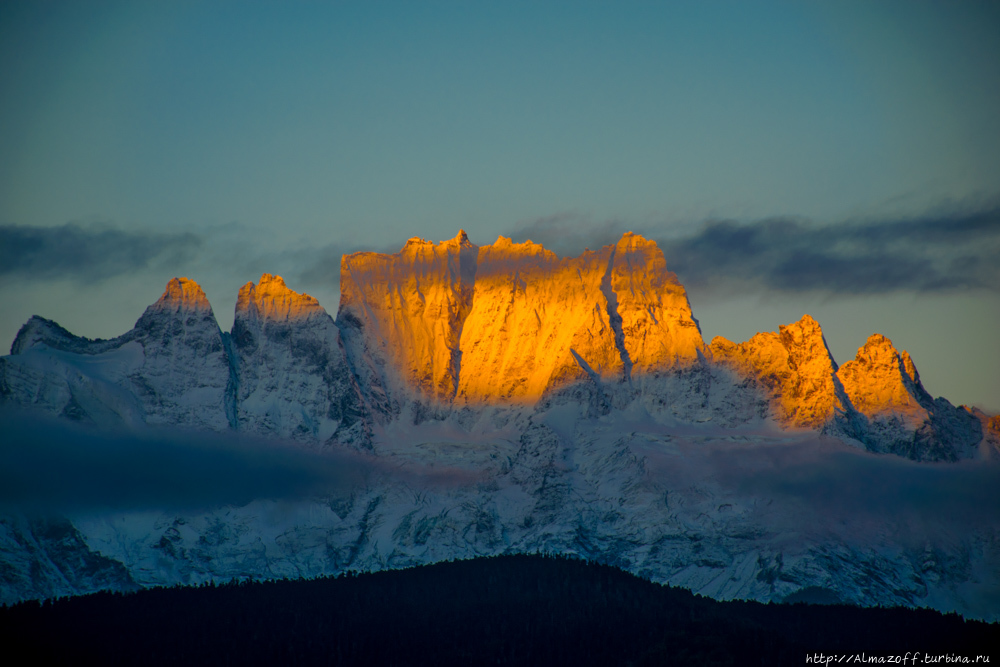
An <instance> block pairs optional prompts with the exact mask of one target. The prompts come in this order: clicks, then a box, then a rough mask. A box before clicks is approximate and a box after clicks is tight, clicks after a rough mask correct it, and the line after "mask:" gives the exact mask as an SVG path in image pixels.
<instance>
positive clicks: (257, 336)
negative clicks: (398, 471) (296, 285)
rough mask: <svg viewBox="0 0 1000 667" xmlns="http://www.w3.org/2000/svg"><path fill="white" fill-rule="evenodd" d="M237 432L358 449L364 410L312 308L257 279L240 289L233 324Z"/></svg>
mask: <svg viewBox="0 0 1000 667" xmlns="http://www.w3.org/2000/svg"><path fill="white" fill-rule="evenodd" d="M232 346H233V352H234V362H235V370H236V401H235V404H236V416H237V422H238V423H237V428H238V429H239V430H246V431H252V432H254V433H261V434H266V435H277V436H280V437H283V438H292V439H296V440H319V441H320V442H326V441H328V440H330V439H331V438H334V437H335V436H337V437H339V438H340V439H342V440H351V441H357V440H359V439H360V440H361V441H364V440H365V438H364V433H365V429H364V428H363V424H362V417H363V414H364V409H363V407H362V405H361V398H360V394H359V392H358V388H357V385H356V383H355V382H354V378H353V377H352V375H351V373H350V369H349V368H348V366H347V361H346V359H345V358H344V353H343V349H342V347H341V343H340V336H339V332H338V330H337V325H336V324H334V322H333V318H331V317H330V316H329V315H328V314H327V312H326V311H325V310H324V309H323V308H322V307H321V306H320V305H319V302H318V301H317V300H316V299H314V298H313V297H311V296H309V295H308V294H299V293H298V292H294V291H292V290H290V289H289V288H288V287H287V286H286V285H285V281H284V280H282V278H281V277H280V276H272V275H271V274H269V273H265V274H264V275H262V276H261V278H260V281H259V282H258V283H257V284H256V285H254V284H253V283H247V284H246V285H244V286H243V287H242V288H240V292H239V296H238V299H237V302H236V316H235V318H234V320H233V333H232Z"/></svg>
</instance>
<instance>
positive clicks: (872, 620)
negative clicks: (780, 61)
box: [0, 556, 1000, 665]
mask: <svg viewBox="0 0 1000 667" xmlns="http://www.w3.org/2000/svg"><path fill="white" fill-rule="evenodd" d="M0 636H2V641H3V644H4V648H5V653H6V654H7V655H8V656H11V655H18V654H20V655H26V656H30V658H29V662H30V663H31V664H42V663H45V664H52V663H53V662H56V663H74V664H75V663H88V664H90V663H93V664H163V663H177V664H192V663H196V664H206V663H210V664H332V665H354V664H385V665H448V664H459V665H487V664H488V665H554V664H564V665H630V664H631V665H659V664H681V665H687V664H690V665H747V664H753V665H760V664H804V663H805V660H806V656H807V655H812V654H814V653H824V654H826V655H829V654H838V653H839V654H851V655H855V654H860V653H862V652H864V653H865V654H866V655H867V656H869V657H871V656H890V655H903V654H905V653H906V652H908V651H909V652H922V653H926V654H933V655H942V654H944V655H967V656H969V655H971V656H972V657H973V659H974V658H975V656H976V655H977V654H978V655H989V648H988V647H990V646H998V645H1000V626H998V625H997V624H986V623H981V622H974V621H965V620H963V619H962V618H961V617H960V616H957V615H954V614H949V615H942V614H939V613H937V612H933V611H927V610H913V609H859V608H855V607H847V606H814V605H804V604H796V605H762V604H759V603H755V602H717V601H714V600H710V599H708V598H702V597H698V596H695V595H692V594H691V593H690V592H688V591H686V590H682V589H677V588H670V587H665V586H660V585H658V584H653V583H650V582H648V581H645V580H643V579H640V578H638V577H635V576H633V575H630V574H627V573H625V572H622V571H621V570H618V569H615V568H613V567H609V566H605V565H596V564H588V563H584V562H582V561H576V560H567V559H563V558H552V557H542V556H502V557H497V558H484V559H477V560H470V561H457V562H450V563H438V564H435V565H428V566H424V567H418V568H413V569H408V570H394V571H387V572H377V573H371V574H361V575H357V576H344V577H339V578H336V579H332V578H331V579H319V580H311V581H304V580H296V581H274V582H266V583H246V582H245V583H241V584H236V583H233V584H228V585H223V586H203V587H200V588H163V589H153V590H147V591H142V592H139V593H133V594H126V595H122V594H115V593H98V594H94V595H88V596H84V597H77V598H68V599H62V600H58V601H55V602H49V603H46V604H38V603H22V604H19V605H16V606H14V607H5V608H0ZM994 650H995V649H994ZM944 662H945V661H944V660H942V661H941V663H944Z"/></svg>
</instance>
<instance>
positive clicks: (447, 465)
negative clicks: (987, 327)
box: [0, 231, 1000, 618]
mask: <svg viewBox="0 0 1000 667" xmlns="http://www.w3.org/2000/svg"><path fill="white" fill-rule="evenodd" d="M340 285H341V301H340V308H339V311H338V313H337V317H336V320H335V319H334V318H333V317H331V316H330V315H329V314H328V313H327V312H326V311H325V310H324V309H323V308H322V307H321V306H320V304H319V303H318V302H317V301H316V299H314V298H312V297H310V296H308V295H306V294H299V293H297V292H294V291H292V290H291V289H289V288H288V287H287V286H286V284H285V282H284V281H283V280H282V278H280V277H278V276H272V275H269V274H264V275H263V276H261V278H260V279H259V281H258V282H257V283H256V284H254V283H247V284H246V285H245V286H243V287H242V288H241V289H240V291H239V294H238V295H237V302H236V312H235V318H234V323H233V327H232V330H231V331H230V332H223V331H221V330H220V328H219V326H218V323H217V322H216V319H215V316H214V313H213V310H212V307H211V305H210V304H209V303H208V300H207V299H206V297H205V294H204V292H203V291H202V289H201V288H200V287H199V286H198V285H197V284H196V283H195V282H194V281H192V280H189V279H187V278H175V279H173V280H171V281H170V282H169V283H168V285H167V287H166V290H165V292H164V294H163V296H162V297H160V299H159V300H158V301H157V302H156V303H154V304H153V305H151V306H149V308H147V309H146V311H145V313H143V314H142V316H141V317H140V318H139V320H138V321H137V322H136V325H135V327H134V328H133V329H132V330H131V331H128V332H126V333H125V334H123V335H121V336H119V337H117V338H113V339H110V340H90V339H86V338H82V337H78V336H74V335H73V334H71V333H70V332H68V331H66V330H65V329H63V328H62V327H61V326H59V325H58V324H56V323H55V322H53V321H50V320H46V319H44V318H40V317H33V318H31V319H30V320H29V321H28V322H27V323H26V324H25V325H24V326H23V327H22V328H21V330H20V332H19V333H18V335H17V337H16V339H15V341H14V343H13V346H12V348H11V353H10V355H8V356H4V357H2V358H0V408H2V410H3V412H2V415H3V419H4V420H6V421H8V422H10V423H14V422H15V421H18V420H21V421H23V420H26V419H32V420H34V419H37V420H45V419H48V418H51V417H58V418H60V419H61V421H60V423H63V422H73V423H74V424H75V426H73V427H72V428H75V429H82V430H80V431H74V430H65V429H64V430H56V431H52V430H46V429H45V428H42V429H39V430H38V431H37V432H39V433H42V432H44V433H58V434H60V435H58V436H57V439H61V440H73V439H74V438H75V437H76V436H75V435H74V434H75V433H84V432H85V433H92V432H93V431H94V429H98V430H99V431H100V432H108V433H114V434H115V435H114V437H115V438H119V439H120V438H134V439H135V446H136V447H138V446H142V443H144V442H146V441H145V440H144V439H143V438H145V437H146V436H144V435H142V434H145V433H148V432H150V429H153V430H154V431H155V432H157V433H160V432H165V431H164V429H166V430H169V432H171V433H184V434H194V433H197V434H200V435H198V436H197V437H196V439H197V438H198V437H205V436H204V433H215V434H218V436H219V438H226V439H228V440H227V442H229V441H232V440H233V439H234V438H235V439H236V440H237V441H238V440H239V438H243V437H248V438H254V439H255V440H254V442H256V443H259V442H261V441H263V442H269V443H275V445H274V446H279V445H278V443H280V446H281V447H286V448H290V451H296V452H308V455H309V456H313V457H316V460H317V461H321V460H322V461H330V460H333V461H336V462H337V465H342V467H343V468H344V469H349V470H351V471H354V472H358V471H360V472H359V475H360V476H359V477H358V478H352V479H351V480H350V481H347V482H345V481H344V480H342V479H339V480H338V481H337V482H336V483H335V484H332V485H330V486H328V487H324V489H323V490H322V491H320V492H311V493H310V494H298V495H295V494H293V495H294V497H275V494H273V493H272V494H270V495H268V494H266V493H265V494H263V495H261V496H260V497H254V498H251V499H244V500H241V501H240V502H225V503H218V504H215V505H212V506H204V504H203V506H198V507H190V506H184V507H179V506H169V507H159V506H150V505H148V504H147V505H146V506H135V507H121V506H117V507H114V508H108V507H86V508H80V507H69V508H61V510H60V512H58V513H52V512H48V513H42V514H40V513H38V512H34V511H32V512H29V511H26V510H25V509H24V507H22V505H23V503H21V500H20V497H19V496H16V494H12V493H8V494H7V496H8V497H7V498H5V499H4V500H5V502H4V503H2V504H0V508H2V516H0V601H4V602H11V601H16V600H20V599H28V598H44V597H50V596H54V595H66V594H77V593H83V592H87V591H90V590H97V589H112V590H129V589H134V588H136V587H143V586H151V585H161V584H173V583H199V582H203V581H209V580H226V581H228V580H229V579H230V578H232V577H254V578H258V577H259V578H274V577H283V576H316V575H320V574H335V573H338V572H342V571H345V570H352V569H353V570H378V569H385V568H395V567H404V566H408V565H415V564H420V563H428V562H435V561H438V560H446V559H452V558H466V557H473V556H477V555H494V554H501V553H519V552H539V551H541V552H556V553H570V554H576V555H580V556H583V557H586V558H590V559H594V560H599V561H601V562H606V563H609V564H613V565H616V566H618V567H622V568H623V569H626V570H629V571H632V572H635V573H637V574H640V575H642V576H645V577H647V578H650V579H653V580H655V581H664V582H670V583H673V584H676V585H682V586H685V587H688V588H690V589H692V590H694V591H696V592H699V593H703V594H706V595H710V596H713V597H717V598H720V599H728V598H748V599H757V600H770V601H794V600H806V601H810V600H811V601H819V602H822V601H827V602H830V601H838V602H849V603H854V604H861V605H897V604H901V605H908V606H931V607H934V608H938V609H942V610H945V611H951V610H957V611H960V612H962V613H964V614H967V615H970V616H975V617H981V618H996V617H997V615H998V610H1000V576H998V573H1000V567H998V565H1000V529H998V524H997V521H996V519H997V516H996V511H997V506H996V505H993V506H990V505H991V503H993V502H994V501H995V500H996V492H995V490H992V491H991V490H990V489H995V488H996V484H995V482H996V473H995V470H996V468H995V459H996V457H997V456H1000V417H997V416H991V415H987V414H985V413H983V412H981V411H979V410H977V409H975V408H968V407H964V406H959V407H956V406H953V405H952V404H951V403H950V402H948V401H947V400H946V399H944V398H933V397H932V396H931V395H930V394H929V393H928V392H927V391H926V390H925V388H924V387H923V385H922V383H921V380H920V375H919V373H918V372H917V368H916V365H915V364H914V361H913V359H911V358H910V356H909V355H908V354H907V353H906V352H905V351H898V350H897V349H896V348H895V347H894V346H893V344H892V342H891V341H890V340H889V339H888V338H886V337H885V336H882V335H880V334H873V335H872V336H871V337H870V338H869V339H868V341H867V342H866V343H865V345H864V346H863V347H862V348H861V349H860V350H858V353H857V356H856V357H855V358H854V359H853V360H849V361H847V362H846V363H844V364H843V365H838V364H837V362H836V361H835V360H834V359H833V356H832V355H831V353H830V351H829V348H828V346H827V344H826V341H825V339H824V336H823V332H822V329H821V328H820V325H819V323H818V322H816V321H815V320H814V319H813V318H811V317H810V316H809V315H804V316H803V317H802V318H801V319H800V320H799V321H798V322H793V323H790V324H786V325H782V326H780V327H778V331H776V332H764V333H759V334H757V335H755V336H754V337H752V338H751V339H750V340H748V341H745V342H742V343H733V342H731V341H728V340H726V339H724V338H721V337H716V338H715V339H713V340H712V341H711V342H710V343H708V344H706V343H705V341H704V340H703V338H702V335H701V331H700V328H699V324H698V321H697V320H696V319H695V317H694V315H693V313H692V310H691V306H690V303H689V301H688V297H687V293H686V291H685V289H684V287H683V285H682V284H681V283H680V281H679V280H678V278H677V276H676V275H675V274H673V273H672V272H670V271H669V270H668V269H667V266H666V262H665V260H664V256H663V253H662V252H661V251H660V249H659V248H658V247H657V246H656V244H655V243H653V242H652V241H649V240H646V239H644V238H642V237H641V236H638V235H635V234H631V233H627V234H625V235H624V236H622V238H621V239H620V240H619V241H618V243H617V244H615V245H608V246H605V247H603V248H601V249H599V250H596V251H590V250H588V251H585V252H584V253H583V254H581V255H580V256H579V257H573V258H559V257H557V256H556V255H555V254H554V253H552V252H550V251H548V250H546V249H545V248H543V247H542V246H541V245H538V244H535V243H532V242H531V241H527V242H524V243H514V242H512V241H511V240H510V239H507V238H504V237H500V238H499V239H498V240H497V241H496V242H495V243H493V244H492V245H486V246H477V245H475V244H473V243H472V242H470V240H469V239H468V237H467V235H466V234H465V233H464V232H461V231H460V232H459V234H458V235H457V236H456V237H455V238H454V239H451V240H449V241H444V242H441V243H431V242H428V241H424V240H422V239H418V238H414V239H410V240H409V241H407V243H406V245H405V246H404V247H403V248H402V249H401V250H400V251H399V252H398V253H395V254H379V253H370V252H361V253H355V254H352V255H347V256H345V257H344V258H343V260H342V264H341V280H340ZM18 423H19V424H20V422H18ZM60 428H63V427H62V426H60ZM66 428H69V427H66ZM88 429H89V430H88ZM13 431H18V432H23V433H26V434H28V435H25V436H24V437H23V438H20V439H17V438H11V439H10V440H9V442H8V444H7V450H8V453H9V452H10V451H12V450H14V449H16V448H17V447H29V446H34V445H32V442H33V441H32V440H31V437H32V436H31V435H30V433H31V432H32V431H31V429H30V428H21V429H20V430H18V429H12V430H11V431H9V432H13ZM88 437H90V436H88ZM184 437H187V436H184ZM82 439H84V440H85V439H86V438H82ZM257 446H258V445H254V447H257ZM331 457H333V458H331ZM338 457H339V458H338ZM983 471H986V472H985V473H984V472H983ZM17 474H18V471H16V470H13V469H9V470H8V473H7V475H8V476H9V477H10V478H14V477H16V476H17ZM810 475H816V476H818V477H817V478H816V479H818V480H819V481H818V482H817V485H818V487H823V484H824V483H826V484H827V485H828V486H826V487H823V488H826V491H825V493H826V494H827V496H828V497H827V496H824V497H818V496H817V495H816V494H815V493H811V492H807V491H805V490H803V489H805V488H806V487H808V484H806V482H805V481H803V480H804V479H808V480H811V479H812V477H809V476H810ZM837 475H841V477H837ZM983 475H985V476H986V477H985V478H983ZM859 479H861V480H867V479H874V480H881V482H882V483H884V484H885V485H887V487H888V488H897V489H904V490H909V491H914V493H912V494H911V495H912V498H910V499H909V500H904V501H901V504H900V506H898V507H894V506H893V505H892V499H891V498H890V497H888V496H886V495H885V494H883V495H879V493H878V492H877V490H876V489H873V488H867V487H866V488H855V487H856V486H857V484H856V482H857V481H858V480H859ZM966 479H972V480H982V479H985V480H986V481H985V482H983V486H984V488H986V489H987V490H986V491H985V492H984V493H985V494H986V495H982V494H980V495H976V494H975V493H972V492H968V491H967V489H966V491H963V492H960V493H958V497H959V499H960V500H961V502H958V501H955V499H954V498H953V497H952V496H949V495H948V492H947V489H950V488H952V486H956V484H954V482H955V480H958V483H957V486H963V484H962V480H966ZM824 480H825V482H824ZM844 480H847V481H848V482H851V484H846V485H843V484H842V487H836V484H841V483H842V482H844ZM941 480H945V481H944V482H942V481H941ZM894 484H895V485H896V486H893V485H894ZM829 485H834V486H829ZM949 485H952V486H949ZM964 486H965V487H970V486H972V485H970V484H964ZM917 492H921V493H923V492H926V493H923V496H921V495H920V493H917ZM962 493H965V495H962ZM929 494H931V495H933V494H939V495H934V505H933V507H931V508H930V509H927V508H926V507H925V506H924V505H922V504H921V503H924V502H926V498H928V497H930V496H929ZM277 496H282V494H280V493H279V494H277ZM918 496H920V497H922V498H924V500H914V498H917V497H918ZM902 497H904V498H909V497H910V496H906V494H903V496H902ZM938 500H940V502H938ZM963 503H964V504H963ZM970 507H971V508H972V509H971V510H970V509H969V508H970ZM915 516H919V517H921V519H920V521H919V522H915V521H914V517H915ZM916 523H920V524H921V525H919V526H916V525H915V524H916Z"/></svg>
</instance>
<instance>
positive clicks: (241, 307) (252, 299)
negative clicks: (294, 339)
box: [236, 273, 326, 321]
mask: <svg viewBox="0 0 1000 667" xmlns="http://www.w3.org/2000/svg"><path fill="white" fill-rule="evenodd" d="M321 313H326V311H325V310H324V309H323V307H322V306H320V305H319V301H317V300H316V299H315V298H313V297H311V296H309V295H308V294H299V293H298V292H295V291H293V290H291V289H289V288H288V286H287V285H285V281H284V279H283V278H282V277H281V276H273V275H271V274H270V273H265V274H263V275H262V276H261V277H260V281H259V282H258V283H257V284H256V285H254V284H253V283H252V282H250V283H247V284H246V285H244V286H243V287H241V288H240V291H239V294H238V296H237V298H236V317H237V318H241V317H257V318H262V319H266V320H272V321H294V320H299V319H305V318H307V317H310V316H311V315H315V314H321Z"/></svg>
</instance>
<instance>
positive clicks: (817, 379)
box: [710, 314, 846, 428]
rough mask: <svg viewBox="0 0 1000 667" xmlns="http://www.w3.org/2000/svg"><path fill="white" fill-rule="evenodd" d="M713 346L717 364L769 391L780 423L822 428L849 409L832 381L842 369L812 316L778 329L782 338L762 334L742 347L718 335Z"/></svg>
mask: <svg viewBox="0 0 1000 667" xmlns="http://www.w3.org/2000/svg"><path fill="white" fill-rule="evenodd" d="M710 347H711V351H712V354H713V356H714V357H715V358H716V359H717V360H718V361H721V362H723V363H728V364H729V365H731V366H733V367H734V368H736V369H737V371H739V372H741V373H743V374H746V375H749V376H751V377H753V378H755V379H756V380H757V381H758V382H759V383H760V384H762V385H763V386H764V387H765V388H766V389H767V390H768V391H769V393H770V394H771V404H772V407H773V409H774V412H775V417H777V418H778V420H779V421H782V422H784V423H786V424H789V425H794V426H807V427H810V428H819V427H821V426H823V425H824V424H825V423H826V422H827V421H829V420H830V418H832V417H833V416H834V415H835V414H836V412H837V410H843V409H844V408H845V407H846V406H845V405H844V404H843V400H842V397H841V396H840V395H839V394H838V391H837V387H836V385H835V383H834V380H833V378H834V373H835V372H836V371H837V364H836V362H835V361H834V360H833V356H832V355H831V354H830V349H829V347H828V346H827V344H826V339H825V338H824V337H823V330H822V329H821V328H820V326H819V323H818V322H817V321H816V320H814V319H813V318H812V317H811V316H810V315H808V314H807V315H803V316H802V318H801V319H800V320H799V321H798V322H793V323H791V324H786V325H782V326H780V327H778V333H774V332H765V333H758V334H756V335H755V336H753V337H752V338H751V339H750V340H748V341H746V342H745V343H740V344H738V345H737V344H735V343H732V342H730V341H728V340H726V339H725V338H723V337H722V336H716V337H715V338H714V339H712V343H711V346H710Z"/></svg>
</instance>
